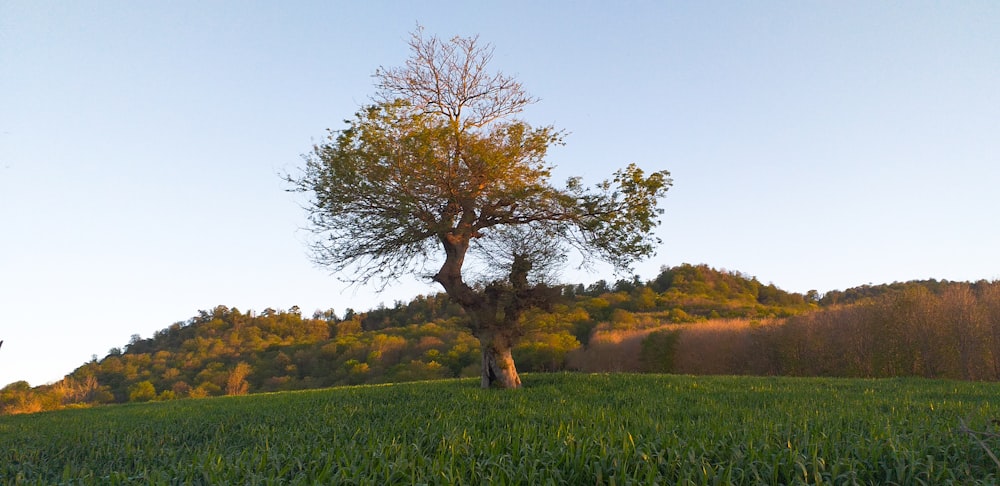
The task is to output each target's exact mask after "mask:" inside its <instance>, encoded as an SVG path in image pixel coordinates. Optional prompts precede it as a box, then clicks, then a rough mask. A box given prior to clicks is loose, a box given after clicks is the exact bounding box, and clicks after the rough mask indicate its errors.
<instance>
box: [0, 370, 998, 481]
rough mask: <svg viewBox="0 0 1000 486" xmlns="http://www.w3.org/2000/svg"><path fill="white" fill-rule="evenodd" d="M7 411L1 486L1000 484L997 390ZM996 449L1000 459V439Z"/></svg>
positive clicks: (417, 398)
mask: <svg viewBox="0 0 1000 486" xmlns="http://www.w3.org/2000/svg"><path fill="white" fill-rule="evenodd" d="M524 381H525V388H524V389H522V390H518V391H514V392H509V391H506V392H505V391H498V390H481V389H478V388H477V385H478V380H449V381H440V382H423V383H408V384H399V385H386V386H367V387H353V388H337V389H328V390H316V391H304V392H292V393H280V394H269V395H251V396H247V397H231V398H217V399H203V400H179V401H173V402H162V403H151V404H143V405H123V406H111V407H103V408H94V409H80V410H65V411H60V412H50V413H40V414H35V415H27V416H14V417H0V453H2V456H0V483H4V484H59V483H62V484H123V483H142V484H316V483H318V484H421V483H430V484H484V483H492V484H532V485H534V484H573V485H576V484H695V485H701V484H893V483H895V484H949V483H954V484H996V483H998V482H1000V476H998V474H1000V472H998V470H997V466H996V464H995V463H994V462H993V461H992V459H990V458H989V456H988V455H987V453H986V451H985V450H984V449H983V448H982V447H981V445H980V444H978V443H977V442H975V441H974V440H973V439H972V438H971V437H970V436H968V435H966V434H963V433H960V432H958V431H957V429H958V428H959V426H960V423H961V422H962V421H963V420H964V421H965V422H966V423H968V424H969V426H970V427H972V428H974V429H980V430H983V429H987V428H989V427H991V425H990V421H991V420H992V419H997V418H1000V385H998V384H995V383H986V384H984V383H968V382H950V381H929V380H920V379H893V380H844V379H803V378H794V379H793V378H750V377H690V376H666V375H584V374H531V375H527V376H525V377H524ZM990 440H991V441H992V442H987V445H989V446H990V447H991V448H993V449H994V450H997V449H1000V443H998V441H997V440H996V439H990Z"/></svg>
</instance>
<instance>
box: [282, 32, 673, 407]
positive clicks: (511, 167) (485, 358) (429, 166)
mask: <svg viewBox="0 0 1000 486" xmlns="http://www.w3.org/2000/svg"><path fill="white" fill-rule="evenodd" d="M409 46H410V49H411V57H410V58H409V59H408V60H407V61H406V63H405V65H403V66H402V67H397V68H379V69H378V70H377V71H376V72H375V79H376V84H377V88H378V92H377V95H376V97H375V99H374V102H373V103H372V104H371V105H369V106H366V107H364V108H363V109H362V110H361V111H360V112H359V113H358V114H357V115H356V116H355V118H354V119H352V120H348V121H347V128H345V129H344V130H341V131H338V132H331V134H330V137H329V139H328V141H327V142H325V143H321V144H319V145H316V146H315V147H314V149H313V151H312V153H310V154H308V155H306V156H305V162H306V165H305V168H304V170H303V172H302V173H301V174H300V175H299V176H288V181H289V182H290V183H291V184H292V185H293V187H294V189H293V190H297V191H301V192H304V193H309V194H311V200H310V201H309V204H308V205H307V209H308V212H309V217H310V222H311V228H312V230H313V231H314V233H315V234H316V235H317V239H316V240H315V241H314V244H313V247H312V249H313V253H312V254H313V258H314V260H315V261H316V262H317V263H319V264H321V265H324V266H327V267H329V268H330V269H331V270H333V271H334V272H337V273H338V275H339V276H340V277H341V278H343V279H345V280H347V281H349V282H352V283H368V282H372V281H375V282H379V283H382V284H383V285H384V284H386V283H388V282H390V281H394V280H396V279H398V278H400V277H401V276H403V275H409V274H412V273H414V272H420V271H423V273H424V274H425V275H426V276H427V277H428V278H430V279H431V280H433V281H435V282H437V283H439V284H440V285H441V286H442V287H443V288H444V290H445V292H446V293H447V294H448V296H449V297H450V298H451V299H452V300H454V301H455V302H456V303H458V304H459V305H460V306H461V307H462V308H463V309H464V310H465V312H466V314H467V316H468V317H469V322H468V325H469V327H470V329H471V331H472V332H473V334H474V335H475V336H476V337H477V338H478V339H479V341H480V344H481V351H482V370H481V377H482V380H481V383H482V386H483V387H488V386H491V385H495V386H499V387H503V388H517V387H519V386H520V378H519V377H518V374H517V370H516V368H515V366H514V361H513V359H512V357H511V349H512V347H513V346H514V344H515V343H516V342H517V341H518V340H519V338H520V337H521V336H522V335H523V334H524V331H523V329H521V323H520V318H521V315H522V314H523V313H524V312H525V311H526V310H527V309H529V308H532V307H536V306H545V305H546V304H547V303H548V302H550V301H551V300H552V299H553V298H554V297H556V296H558V290H557V289H556V290H555V291H554V290H553V289H552V288H550V287H549V286H547V285H546V282H547V281H548V280H549V279H550V278H552V276H553V275H554V270H555V269H556V268H557V267H558V264H559V263H560V262H562V261H563V260H564V259H565V258H566V253H567V252H568V251H569V250H571V249H572V250H577V251H578V252H579V253H580V254H581V255H582V256H583V257H584V259H585V261H586V262H590V261H593V260H595V259H596V260H602V261H606V262H609V263H611V264H613V265H614V266H615V267H616V268H618V269H619V270H621V271H622V273H625V272H627V271H629V270H630V268H629V267H630V266H631V264H632V263H633V262H634V261H636V260H637V259H641V258H644V257H648V256H650V255H652V254H653V253H654V248H655V247H656V245H657V244H658V243H659V240H658V239H657V238H655V237H654V236H653V233H652V231H653V229H654V228H655V227H656V226H657V225H658V224H659V223H660V222H659V220H658V215H659V214H661V213H662V210H661V209H658V207H657V203H658V201H659V199H660V198H661V197H663V196H664V195H665V193H666V191H667V189H668V188H669V187H670V185H671V180H670V178H669V173H668V172H667V171H658V172H653V173H651V174H649V175H646V174H645V173H644V172H643V171H642V170H641V169H640V168H639V167H637V166H635V165H629V166H628V167H627V168H625V169H623V170H619V171H618V172H616V173H615V174H614V177H613V178H612V179H611V180H606V181H604V182H602V183H600V184H598V185H597V186H595V187H594V188H593V189H587V188H586V187H585V186H584V184H583V182H582V180H581V178H579V177H574V178H571V179H569V181H568V182H567V184H566V186H565V187H564V188H557V187H555V186H553V185H552V184H551V183H550V181H549V179H550V176H551V169H552V166H551V165H550V164H548V163H547V162H546V161H545V156H546V153H547V150H548V148H549V147H550V146H551V145H553V144H560V143H562V133H561V132H559V131H557V130H555V129H554V128H553V127H550V126H548V127H541V128H535V127H532V126H530V125H529V124H528V123H526V122H524V121H521V120H519V119H517V118H516V116H517V115H518V114H519V113H520V112H521V111H522V110H523V109H524V108H525V107H526V106H527V105H529V104H531V103H533V102H534V101H535V99H534V98H532V97H531V96H529V95H528V94H527V93H526V92H525V90H524V89H523V88H522V86H521V84H520V83H519V82H518V81H516V80H515V79H514V78H512V77H510V76H507V75H504V74H502V73H499V72H492V71H490V70H489V68H488V65H489V63H490V61H491V59H492V57H493V49H492V47H491V46H490V45H488V44H481V43H480V42H479V40H478V38H477V37H454V38H452V39H451V40H449V41H444V40H441V39H439V38H437V37H430V38H425V37H424V36H423V33H422V31H421V30H420V29H418V30H417V31H416V32H415V33H413V35H412V37H411V40H410V42H409ZM435 256H443V261H441V260H440V259H435V258H434V257H435ZM467 257H473V258H475V257H478V258H479V261H481V262H485V264H484V265H483V267H484V270H483V271H482V275H479V276H478V277H473V276H471V275H470V274H469V272H468V271H467V269H466V265H465V262H466V258H467ZM432 262H434V263H432ZM438 263H439V264H440V267H438V270H437V271H436V272H431V271H427V270H426V269H427V268H428V265H431V264H434V265H436V264H438ZM345 318H346V317H345Z"/></svg>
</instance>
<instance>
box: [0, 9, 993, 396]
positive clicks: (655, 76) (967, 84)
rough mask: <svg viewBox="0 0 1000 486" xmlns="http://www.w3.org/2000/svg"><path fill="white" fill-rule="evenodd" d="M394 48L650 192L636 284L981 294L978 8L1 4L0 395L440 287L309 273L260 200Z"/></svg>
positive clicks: (985, 77)
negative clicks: (701, 281)
mask: <svg viewBox="0 0 1000 486" xmlns="http://www.w3.org/2000/svg"><path fill="white" fill-rule="evenodd" d="M418 23H419V24H421V25H423V26H424V28H425V29H426V32H427V33H428V34H435V35H438V36H441V37H445V38H447V37H451V36H453V35H474V34H479V35H480V39H481V40H482V41H486V42H490V43H492V44H493V45H494V46H495V48H496V51H495V58H494V62H493V67H494V68H496V69H500V70H503V71H504V72H506V73H508V74H514V75H516V76H517V77H518V79H520V80H521V82H522V83H523V84H524V86H525V88H526V89H527V90H528V91H529V92H530V93H531V94H533V95H535V96H537V97H539V98H540V99H541V101H540V102H539V103H537V104H536V105H533V106H532V107H530V108H529V109H528V110H527V111H526V112H525V113H524V116H523V117H524V118H525V119H526V120H527V121H529V122H530V123H533V124H536V125H546V124H553V125H555V126H556V127H558V128H562V129H565V130H566V131H567V132H568V133H569V135H568V136H567V138H566V145H565V146H563V147H556V148H554V149H553V150H552V151H551V157H550V160H551V161H552V162H553V163H554V164H556V165H557V171H556V179H557V182H560V181H561V180H563V179H565V178H566V177H568V176H571V175H578V174H579V175H583V176H584V177H585V179H586V181H587V182H590V183H594V182H598V181H599V180H601V179H603V178H605V177H607V176H609V175H610V174H611V173H612V172H613V171H614V170H615V169H617V168H620V167H624V166H625V165H627V164H628V163H630V162H636V163H638V164H639V165H640V166H641V167H643V168H646V169H647V170H659V169H667V170H669V171H671V173H672V175H673V178H674V188H673V189H671V191H670V192H669V193H668V195H667V198H666V199H665V200H664V201H663V207H664V208H665V209H666V213H665V214H664V217H663V225H662V227H661V228H660V229H659V230H658V234H659V235H660V236H661V237H662V239H663V240H664V244H663V246H662V247H661V248H660V250H659V253H658V255H657V256H656V257H655V258H653V259H651V260H649V261H647V262H644V263H642V264H640V265H639V266H638V267H637V271H638V273H639V275H640V276H641V277H642V278H644V279H649V278H652V277H654V276H655V275H656V274H657V273H658V270H659V268H660V267H661V266H662V265H678V264H681V263H685V262H688V263H706V264H709V265H711V266H714V267H717V268H726V269H730V270H738V271H742V272H744V273H747V274H750V275H755V276H757V277H758V278H759V279H760V280H761V281H763V282H765V283H767V282H773V283H774V284H775V285H777V286H778V287H781V288H783V289H786V290H790V291H795V292H806V291H808V290H810V289H816V290H819V291H820V292H825V291H829V290H834V289H844V288H848V287H853V286H857V285H862V284H867V283H875V284H878V283H888V282H893V281H905V280H912V279H926V278H936V279H948V280H979V279H988V280H995V279H1000V251H998V249H1000V224H998V223H997V222H998V220H1000V198H998V197H997V189H996V185H997V183H998V180H1000V2H995V1H954V2H925V1H907V2H890V1H885V2H872V1H827V2H821V1H805V2H799V1H762V2H716V1H711V2H674V1H655V2H654V1H649V2H604V1H600V2H598V1H589V2H576V1H574V2H570V1H558V2H556V1H553V2H530V1H510V2H402V1H400V2H390V1H384V2H296V1H291V2H194V1H179V2H148V1H73V2H67V1H28V0H23V1H21V0H0V306H2V309H3V312H2V313H0V340H4V345H3V347H2V348H0V386H3V385H4V384H7V383H10V382H13V381H16V380H27V381H29V382H30V383H31V384H32V385H40V384H43V383H46V382H51V381H55V380H58V379H60V378H61V377H62V376H64V375H65V374H67V373H69V372H71V371H72V370H73V369H75V368H76V367H78V366H80V365H81V364H83V363H84V362H86V361H88V360H89V359H90V358H91V356H92V355H97V356H99V357H103V356H104V355H105V354H106V353H107V351H108V350H109V349H110V348H112V347H118V346H123V345H125V344H126V343H127V342H128V340H129V337H130V336H131V335H133V334H139V335H141V336H142V337H150V336H151V335H152V334H153V333H154V332H155V331H157V330H159V329H163V328H165V327H167V326H169V325H170V324H172V323H174V322H177V321H183V320H186V319H188V318H190V317H192V316H194V315H196V314H197V312H198V310H200V309H211V308H213V307H215V306H216V305H226V306H230V307H234V306H235V307H238V308H239V309H241V310H244V311H245V310H250V309H253V310H257V311H261V310H263V309H265V308H268V307H271V308H275V309H287V308H290V307H292V306H294V305H298V306H299V307H300V308H301V309H302V310H303V313H305V314H311V313H312V312H313V311H314V310H316V309H327V308H333V309H335V310H336V311H337V312H338V313H340V314H343V311H344V309H346V308H348V307H352V308H354V309H356V310H359V311H360V310H366V309H370V308H373V307H375V306H377V305H378V304H379V303H380V302H385V303H386V304H387V305H391V304H392V302H394V301H396V300H408V299H409V298H411V297H413V296H415V295H417V294H427V293H432V292H437V291H438V288H436V287H435V286H432V285H429V284H427V283H424V282H422V281H420V280H419V279H417V278H413V279H408V280H404V282H403V283H402V284H400V285H399V286H396V287H393V288H391V289H389V290H388V291H387V292H385V293H383V294H376V293H375V292H374V289H371V288H347V289H345V286H344V284H342V283H340V282H339V281H337V280H336V279H335V278H333V277H331V276H330V275H328V273H327V272H325V271H324V270H322V269H317V268H315V267H314V266H313V265H312V264H311V263H310V261H309V259H308V257H307V254H306V248H305V245H304V241H305V240H306V239H307V237H308V234H307V233H306V232H304V231H302V230H301V229H300V228H301V227H302V226H304V225H305V218H304V213H303V211H302V210H301V209H300V207H299V203H300V202H301V201H300V200H298V199H296V196H294V195H292V194H288V193H286V192H285V191H284V190H285V189H286V184H284V183H283V182H282V180H281V178H280V177H279V175H278V174H279V173H281V172H283V171H294V170H295V168H296V167H298V166H299V165H300V163H301V159H300V154H302V153H305V152H307V151H308V150H309V149H310V147H311V145H312V144H313V143H314V142H316V141H319V140H321V139H322V138H323V137H324V135H325V130H326V129H327V128H334V129H336V128H340V127H342V126H343V124H342V120H344V119H346V118H349V117H350V116H351V115H352V114H353V113H354V112H355V111H356V110H357V109H358V108H359V107H360V106H361V105H362V104H364V103H366V102H367V101H368V99H369V97H370V96H371V95H372V94H373V92H374V89H373V86H372V79H371V74H372V73H373V72H374V70H375V69H376V68H377V67H379V66H380V65H383V66H396V65H399V64H400V63H401V62H402V61H403V60H404V59H405V58H406V56H407V55H408V50H407V46H406V40H407V38H408V35H409V32H411V31H412V30H413V29H414V27H415V25H417V24H418ZM615 278H616V277H615V276H614V275H613V274H611V273H610V272H609V271H605V270H601V271H598V272H596V273H583V272H578V271H574V270H572V269H568V270H567V271H566V272H565V280H566V281H567V282H572V283H585V284H586V283H590V282H593V281H596V280H599V279H606V280H609V281H613V280H614V279H615Z"/></svg>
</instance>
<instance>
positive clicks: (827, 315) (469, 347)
mask: <svg viewBox="0 0 1000 486" xmlns="http://www.w3.org/2000/svg"><path fill="white" fill-rule="evenodd" d="M561 296H562V297H561V299H560V301H559V303H558V304H557V305H555V306H554V307H553V308H552V309H551V311H550V312H534V313H532V314H530V315H528V316H527V317H526V321H527V322H526V324H527V327H528V328H529V329H530V334H529V336H528V337H527V339H525V340H524V341H523V342H522V343H521V344H520V345H519V346H518V347H517V348H516V349H515V350H514V357H515V360H516V362H517V364H518V367H519V368H520V369H522V370H523V371H528V372H531V371H536V372H537V371H558V370H582V371H647V372H674V373H695V374H759V375H818V376H900V375H919V376H929V377H946V378H957V379H975V380H997V379H1000V282H985V281H981V282H977V283H951V282H939V281H934V280H929V281H921V282H908V283H894V284H887V285H880V286H864V287H859V288H855V289H848V290H845V291H842V292H841V291H837V292H830V293H827V294H826V295H822V296H821V295H818V294H817V293H815V292H809V293H807V294H806V295H801V294H796V293H789V292H785V291H783V290H781V289H779V288H777V287H776V286H774V285H773V284H768V285H765V284H762V283H761V282H760V281H758V280H757V279H756V278H754V277H750V276H747V275H744V274H741V273H739V272H729V271H722V270H716V269H713V268H710V267H708V266H705V265H698V266H694V265H681V266H678V267H672V268H663V269H662V271H661V273H660V274H659V275H658V276H657V277H656V278H654V279H652V280H650V281H648V282H642V281H640V280H639V279H637V278H635V279H631V280H619V281H617V282H615V283H613V284H609V283H607V282H605V281H598V282H596V283H593V284H591V285H589V286H584V285H582V284H580V285H566V286H563V287H561ZM464 318H465V316H464V315H463V312H462V310H461V309H460V308H459V307H458V306H456V305H454V304H453V303H451V302H450V301H449V300H448V298H447V296H445V295H444V294H437V295H431V296H419V297H417V298H415V299H413V300H412V301H410V302H405V303H404V302H397V303H395V304H394V305H393V307H391V308H390V307H385V308H379V309H373V310H370V311H368V312H356V311H354V310H352V309H347V310H345V311H344V314H343V315H342V316H339V315H337V313H335V312H334V311H333V310H327V311H316V312H315V313H313V314H312V315H311V316H304V315H303V314H302V312H301V311H300V309H298V308H295V307H293V308H291V309H287V310H274V309H266V310H264V311H261V312H259V313H257V312H252V311H249V312H243V311H240V310H238V309H235V308H228V307H226V306H218V307H216V308H215V309H211V310H207V311H200V312H199V313H198V315H196V316H194V317H192V318H190V319H188V320H186V321H183V322H178V323H175V324H173V325H171V326H169V327H167V328H165V329H163V330H161V331H158V332H157V333H156V334H155V335H154V336H152V337H150V338H145V339H143V338H141V337H140V336H133V337H132V339H131V340H130V342H129V343H128V344H127V345H126V346H125V347H124V348H123V349H117V348H116V349H112V350H111V351H110V352H109V353H108V354H107V356H105V357H104V358H101V359H95V360H93V361H91V362H88V363H85V364H84V365H82V366H81V367H79V368H77V369H76V370H74V371H73V372H72V373H70V374H69V375H67V376H66V378H65V379H64V380H62V381H60V382H58V383H55V384H52V385H45V386H39V387H35V388H32V387H31V386H30V385H29V384H28V383H25V382H17V383H12V384H10V385H8V386H6V387H4V388H3V389H2V390H0V410H2V412H3V413H23V412H34V411H40V410H47V409H55V408H60V407H65V406H74V405H81V404H101V403H122V402H128V401H148V400H170V399H176V398H188V397H192V398H197V397H205V396H215V395H225V394H229V395H234V394H246V393H257V392H268V391H280V390H294V389H304V388H317V387H328V386H336V385H351V384H363V383H384V382H399V381H412V380H426V379H438V378H449V377H460V376H475V375H477V374H478V371H479V369H478V367H479V359H480V353H479V344H478V341H477V340H476V339H475V338H474V337H473V336H472V335H471V334H470V333H469V332H468V330H467V328H465V327H463V326H462V325H461V323H462V319H464Z"/></svg>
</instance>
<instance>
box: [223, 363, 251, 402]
mask: <svg viewBox="0 0 1000 486" xmlns="http://www.w3.org/2000/svg"><path fill="white" fill-rule="evenodd" d="M251 371H252V368H251V367H250V365H249V364H247V363H245V362H243V361H240V362H239V363H237V364H236V367H235V368H233V369H232V371H230V372H229V377H228V378H227V379H226V395H246V394H247V392H248V391H250V384H249V383H247V376H249V375H250V372H251Z"/></svg>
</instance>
